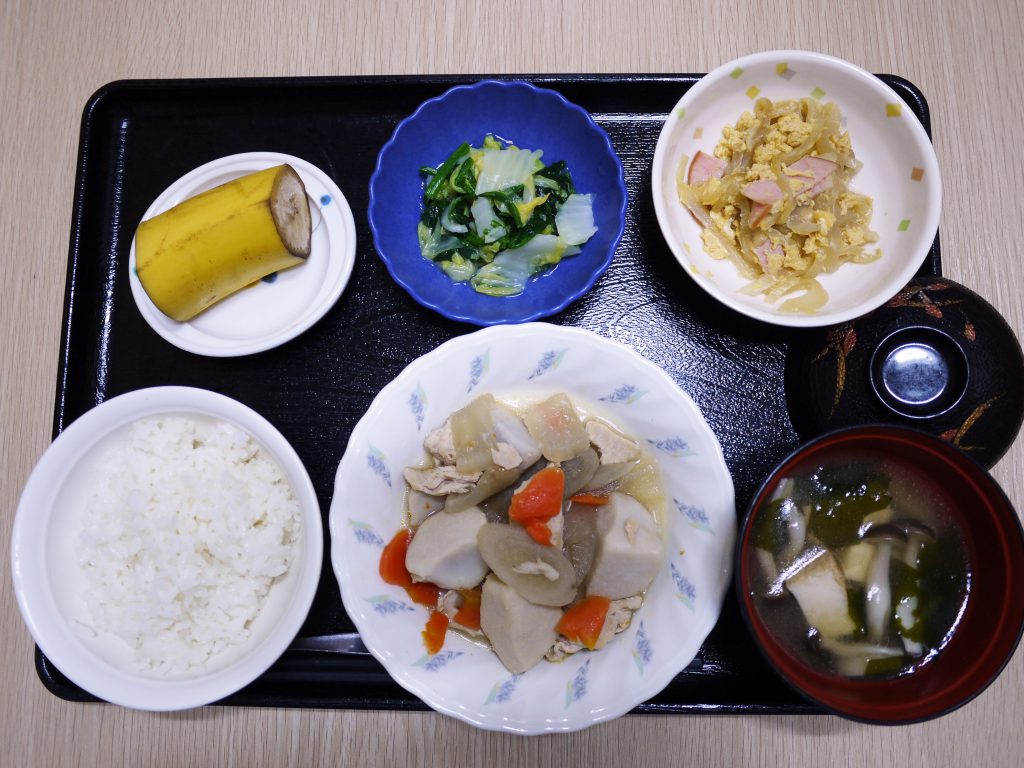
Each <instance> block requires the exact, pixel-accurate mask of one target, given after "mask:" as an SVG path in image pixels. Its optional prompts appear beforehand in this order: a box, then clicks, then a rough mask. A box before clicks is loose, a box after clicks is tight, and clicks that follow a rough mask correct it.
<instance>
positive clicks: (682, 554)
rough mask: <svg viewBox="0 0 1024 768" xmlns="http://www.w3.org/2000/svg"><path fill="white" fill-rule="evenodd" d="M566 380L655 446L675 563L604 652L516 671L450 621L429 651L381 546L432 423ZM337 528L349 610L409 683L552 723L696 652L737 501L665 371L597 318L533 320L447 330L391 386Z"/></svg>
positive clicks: (656, 685) (341, 493) (486, 713)
mask: <svg viewBox="0 0 1024 768" xmlns="http://www.w3.org/2000/svg"><path fill="white" fill-rule="evenodd" d="M560 391H561V392H566V393H567V394H568V395H569V396H570V397H571V398H574V399H575V402H576V403H577V404H578V405H580V406H582V407H586V408H588V409H589V410H591V412H593V413H596V414H597V415H600V416H603V417H605V418H607V419H608V420H609V421H610V422H611V423H612V424H615V425H617V426H619V427H621V428H622V429H623V430H624V431H625V432H626V433H627V434H629V435H631V436H633V437H635V438H636V439H638V440H639V441H640V442H641V443H642V444H643V445H644V446H645V448H646V449H647V450H648V452H649V453H650V454H651V456H652V457H653V458H654V460H655V462H656V464H657V466H658V467H659V469H660V471H661V478H662V482H663V485H664V488H665V492H666V506H667V509H666V510H665V513H666V520H665V523H666V531H665V541H666V557H665V564H664V566H663V567H662V569H661V571H660V572H659V573H658V575H657V576H656V577H655V579H654V582H653V583H652V584H651V586H650V588H649V589H648V591H647V597H646V600H645V602H644V605H643V606H642V607H641V608H640V611H639V612H638V613H637V614H636V616H634V618H633V622H632V624H631V625H630V627H629V628H628V629H627V630H625V631H624V632H622V633H621V634H619V635H617V636H616V637H615V638H614V639H613V640H612V641H611V642H609V643H608V645H607V647H605V648H603V649H602V650H601V651H598V652H596V653H588V652H582V653H579V654H575V655H572V656H570V657H569V658H567V659H566V660H565V661H563V662H561V663H558V664H551V663H548V662H546V661H542V662H540V663H539V664H538V665H537V666H535V667H534V668H533V669H530V670H529V671H527V672H526V673H524V674H521V675H513V674H511V673H509V671H508V670H507V669H506V668H505V667H504V666H502V664H501V662H500V661H498V658H497V656H495V655H494V654H493V653H492V652H491V651H490V650H489V649H487V648H482V647H481V646H479V645H477V644H475V643H473V642H471V641H469V640H468V639H467V638H465V637H463V636H461V635H458V634H456V633H453V632H450V633H448V636H447V637H446V638H445V644H444V647H443V648H442V649H441V651H440V652H439V653H437V654H435V655H433V656H429V655H427V653H426V651H425V649H424V647H423V639H422V636H421V632H422V630H423V626H424V623H425V622H426V620H427V611H426V609H425V608H423V607H422V606H419V605H414V604H412V602H411V601H410V600H409V599H408V596H407V595H406V593H405V592H404V591H403V590H402V589H400V588H399V587H394V586H389V585H387V584H385V583H384V582H383V580H382V579H381V578H380V575H379V561H380V556H381V552H382V549H383V547H384V545H385V543H386V542H387V541H388V540H389V539H391V537H392V536H394V534H395V533H396V532H397V531H398V530H399V528H400V527H401V525H402V521H403V516H404V514H403V509H404V497H405V483H404V481H403V479H402V468H403V467H406V466H409V465H412V464H415V463H417V462H418V461H419V460H421V459H422V457H423V448H422V442H423V437H424V436H425V435H426V433H427V432H428V431H429V430H430V429H433V428H434V427H437V426H440V425H441V423H442V422H443V421H444V419H445V418H447V416H448V415H449V414H450V413H451V412H452V411H454V410H456V409H458V408H461V407H462V406H464V405H465V404H466V403H468V402H469V401H470V400H472V399H473V398H475V397H477V396H478V395H481V394H483V393H485V392H490V393H493V394H494V395H495V396H496V397H499V398H502V397H516V398H526V399H532V398H539V397H545V396H548V395H551V394H553V393H555V392H560ZM330 530H331V562H332V564H333V566H334V573H335V575H336V576H337V578H338V583H339V585H340V587H341V597H342V601H343V602H344V604H345V611H346V612H347V613H348V615H349V616H350V617H351V618H352V621H353V622H354V623H355V625H356V628H357V629H358V630H359V634H360V635H361V636H362V638H363V641H364V642H365V643H366V646H367V647H368V648H369V649H370V651H371V652H372V653H373V654H374V656H376V657H377V659H378V660H379V661H380V662H381V663H382V664H383V665H384V667H385V668H386V669H387V671H388V673H389V674H390V675H391V676H392V677H393V678H394V679H395V680H396V681H397V682H398V683H399V684H400V685H401V686H403V687H404V688H405V689H406V690H408V691H411V692H412V693H413V694H415V695H416V696H418V697H420V698H421V699H423V701H425V702H426V703H427V704H429V705H430V706H431V707H433V708H434V709H436V710H437V711H439V712H443V713H445V714H448V715H451V716H453V717H457V718H459V719H461V720H465V721H466V722H468V723H472V724H473V725H476V726H479V727H481V728H487V729H492V730H503V731H510V732H512V733H545V732H551V731H574V730H577V729H580V728H585V727H587V726H590V725H593V724H595V723H598V722H601V721H604V720H609V719H611V718H614V717H618V716H619V715H622V714H625V713H626V712H628V711H629V710H630V709H632V708H633V707H635V706H637V705H638V704H641V703H643V702H644V701H647V700H648V699H650V698H651V697H652V696H655V695H656V694H657V693H658V692H659V691H661V690H662V689H663V688H664V687H665V686H666V685H668V684H669V683H670V682H671V681H672V679H673V678H674V677H675V676H676V675H677V674H679V672H680V671H682V670H683V669H684V668H685V667H686V665H687V664H689V663H690V662H691V661H692V660H693V658H694V656H695V655H696V653H697V651H698V650H699V649H700V645H701V643H702V642H704V638H706V637H707V635H708V633H709V632H710V631H711V628H712V627H714V625H715V622H716V621H717V620H718V615H719V612H720V611H721V608H722V600H723V598H724V595H725V591H726V589H727V587H728V586H729V583H730V575H731V573H732V558H733V543H734V540H735V535H736V506H735V497H734V493H733V484H732V478H731V477H730V475H729V470H728V468H727V467H726V465H725V460H724V459H723V457H722V449H721V447H720V446H719V444H718V440H717V439H715V435H714V433H713V432H712V431H711V428H710V427H709V426H708V424H707V422H705V421H704V418H703V416H702V415H701V412H700V410H699V409H698V408H697V406H696V404H695V403H694V402H693V400H691V399H690V397H689V396H688V395H687V394H686V393H685V392H683V391H682V390H681V389H680V388H679V387H678V386H677V385H676V384H675V382H673V381H672V379H670V378H669V377H668V375H666V374H665V372H664V371H662V370H661V369H660V368H658V367H657V366H655V365H654V364H652V363H650V362H649V361H647V360H645V359H644V358H642V357H640V355H638V354H636V353H635V352H633V351H632V350H630V349H628V348H627V347H624V346H623V345H621V344H619V343H617V342H614V341H611V340H609V339H606V338H604V337H601V336H598V335H597V334H595V333H591V332H590V331H584V330H580V329H577V328H562V327H559V326H555V325H548V324H546V323H528V324H525V325H505V326H495V327H492V328H488V329H486V330H482V331H478V332H476V333H472V334H469V335H467V336H460V337H458V338H456V339H453V340H452V341H449V342H447V343H445V344H442V345H441V346H440V347H438V348H437V349H435V350H433V351H432V352H430V353H428V354H426V355H424V356H423V357H421V358H419V359H418V360H415V361H414V362H412V363H411V364H410V365H409V366H408V367H407V368H406V369H405V371H403V372H402V373H401V374H400V375H399V376H398V378H396V379H395V380H394V381H392V382H391V383H390V384H388V385H387V386H386V387H385V388H384V389H382V390H381V392H380V394H379V395H377V397H376V399H375V400H374V401H373V404H372V405H371V406H370V409H369V411H367V413H366V415H365V416H363V418H362V419H360V421H359V423H358V424H356V427H355V429H354V430H353V431H352V437H351V439H350V440H349V443H348V448H347V449H346V451H345V455H344V457H343V458H342V460H341V464H340V465H339V467H338V473H337V476H336V478H335V485H334V500H333V502H332V504H331V511H330Z"/></svg>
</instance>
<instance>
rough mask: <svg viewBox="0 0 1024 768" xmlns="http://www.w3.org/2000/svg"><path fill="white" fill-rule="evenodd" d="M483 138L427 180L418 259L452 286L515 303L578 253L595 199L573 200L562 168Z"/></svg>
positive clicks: (590, 227)
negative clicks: (541, 276) (537, 278)
mask: <svg viewBox="0 0 1024 768" xmlns="http://www.w3.org/2000/svg"><path fill="white" fill-rule="evenodd" d="M542 155H543V152H542V151H541V150H539V149H535V150H529V149H520V148H519V147H516V146H514V145H512V144H510V143H507V142H504V141H502V140H500V139H497V138H495V137H494V136H491V135H490V134H488V135H487V136H486V137H485V138H484V141H483V146H482V147H480V148H476V147H472V146H470V145H469V144H468V143H464V144H462V145H461V146H459V147H458V149H456V150H455V151H454V152H453V153H452V154H451V155H450V156H449V157H448V159H447V160H445V161H444V162H443V163H442V164H441V165H439V166H438V167H437V168H432V167H429V166H425V167H423V168H421V169H420V171H421V173H423V174H424V175H425V176H426V177H427V180H426V184H425V186H424V191H423V212H422V214H421V215H420V221H419V226H418V228H417V229H418V237H419V244H420V253H422V254H423V256H424V257H426V258H428V259H430V260H431V261H434V262H435V263H437V264H438V265H439V266H440V267H441V269H443V270H444V271H445V273H446V274H447V275H448V276H449V277H450V278H451V279H452V280H454V281H455V282H457V283H461V282H466V281H469V283H470V285H472V286H473V288H474V290H476V291H478V292H479V293H483V294H486V295H488V296H515V295H516V294H519V293H522V292H523V290H525V288H526V282H527V280H529V278H530V277H532V276H533V275H535V274H536V273H538V272H540V271H541V270H543V269H545V268H546V267H549V266H552V265H554V264H557V263H558V262H559V261H561V260H562V259H563V258H564V257H566V256H573V255H575V254H577V253H579V252H580V248H581V246H582V245H583V244H584V243H586V242H587V240H589V239H590V238H591V237H592V236H593V235H594V233H595V232H597V227H596V226H594V212H593V199H594V196H593V195H585V194H577V193H576V189H575V187H574V185H573V181H572V176H571V175H570V173H569V169H568V167H567V166H566V164H565V162H564V161H558V162H555V163H552V164H550V165H545V164H544V163H543V162H542V161H541V157H542Z"/></svg>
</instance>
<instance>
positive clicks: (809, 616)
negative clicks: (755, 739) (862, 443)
mask: <svg viewBox="0 0 1024 768" xmlns="http://www.w3.org/2000/svg"><path fill="white" fill-rule="evenodd" d="M950 505H951V501H950V500H949V498H948V497H947V496H946V494H945V493H944V492H943V491H941V490H940V489H939V488H938V486H937V485H936V484H935V483H934V482H932V481H931V480H930V479H929V478H928V477H927V476H926V475H925V474H923V473H922V472H920V471H919V470H917V469H916V468H914V467H911V466H909V465H905V464H902V463H899V462H898V461H897V460H893V459H886V460H884V461H880V460H878V459H877V458H872V457H869V456H867V455H866V454H864V453H859V452H850V453H848V454H846V455H845V456H842V457H835V458H832V459H829V460H828V462H827V463H823V462H822V461H821V460H818V461H816V462H815V463H813V464H808V465H806V466H804V467H802V468H800V469H798V471H795V472H793V473H792V474H791V475H790V476H789V477H787V478H784V479H782V480H780V481H779V483H778V484H777V485H776V487H775V488H774V489H773V490H772V493H771V496H770V501H768V502H767V503H765V504H764V505H762V507H761V509H760V511H759V512H758V513H757V516H756V518H755V519H754V520H753V521H752V528H751V531H750V543H751V545H752V546H751V549H750V550H749V551H750V552H751V555H750V557H751V559H752V561H753V562H751V563H750V567H751V569H752V572H753V574H754V578H753V579H752V580H751V585H752V586H751V597H752V599H753V603H754V606H755V610H756V611H757V612H758V614H759V615H760V617H761V619H762V621H764V623H765V625H766V626H767V627H768V628H769V629H770V630H771V631H772V632H773V633H774V634H775V635H776V637H778V638H779V639H780V640H781V641H782V642H783V643H784V644H786V645H788V646H789V647H790V648H791V650H792V651H793V652H794V653H795V654H796V655H798V656H800V657H801V658H803V659H804V660H805V661H806V662H808V663H810V665H811V666H812V667H815V668H817V669H819V670H820V671H828V672H832V673H837V674H841V675H846V676H850V677H863V676H891V675H901V674H906V673H908V672H910V671H912V670H914V669H916V668H918V667H919V666H921V665H923V664H927V663H928V662H929V661H930V660H931V659H933V658H934V657H935V656H936V655H937V654H939V653H941V652H942V649H943V647H945V645H946V644H947V643H948V642H949V639H950V638H951V637H952V635H953V633H954V632H955V631H956V627H957V623H958V622H959V620H960V617H961V616H962V615H963V612H964V608H965V606H966V602H967V600H968V598H969V595H970V584H971V578H970V569H969V567H968V562H967V557H966V554H965V552H964V546H963V543H962V540H961V538H960V536H959V535H958V532H957V530H956V528H955V526H954V525H953V522H952V515H951V509H950Z"/></svg>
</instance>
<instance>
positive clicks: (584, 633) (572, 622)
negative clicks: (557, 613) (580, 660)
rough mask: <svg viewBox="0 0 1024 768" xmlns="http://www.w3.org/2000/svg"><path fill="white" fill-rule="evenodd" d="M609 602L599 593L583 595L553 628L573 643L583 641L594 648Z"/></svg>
mask: <svg viewBox="0 0 1024 768" xmlns="http://www.w3.org/2000/svg"><path fill="white" fill-rule="evenodd" d="M611 603H612V601H611V600H609V599H608V598H607V597H601V596H600V595H591V596H590V597H585V598H583V599H582V600H580V601H579V602H578V603H576V604H575V605H570V606H569V608H568V609H567V610H566V612H565V613H564V614H562V618H561V620H560V621H559V622H558V624H557V625H556V626H555V629H556V630H557V631H558V632H559V633H560V634H562V635H564V636H565V637H567V638H569V639H570V640H572V641H573V642H574V643H583V645H585V646H586V647H587V648H589V649H590V650H594V646H596V645H597V639H598V637H599V636H600V635H601V629H602V628H603V627H604V620H605V618H606V617H607V616H608V608H609V606H610V605H611Z"/></svg>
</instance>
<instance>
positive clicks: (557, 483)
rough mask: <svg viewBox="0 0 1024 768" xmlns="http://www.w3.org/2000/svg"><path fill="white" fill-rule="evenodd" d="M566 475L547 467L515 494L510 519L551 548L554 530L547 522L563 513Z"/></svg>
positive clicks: (554, 468) (509, 513) (509, 514)
mask: <svg viewBox="0 0 1024 768" xmlns="http://www.w3.org/2000/svg"><path fill="white" fill-rule="evenodd" d="M564 495H565V473H564V472H563V471H562V468H561V467H545V468H544V469H542V470H541V471H540V472H538V473H537V474H535V475H534V476H533V477H531V478H530V479H529V480H527V481H526V485H525V486H524V487H523V488H521V489H519V490H518V491H516V492H515V493H514V494H512V504H511V506H509V510H508V516H509V519H510V520H512V521H514V522H517V523H519V524H520V525H522V526H523V527H525V528H526V532H527V533H528V534H530V537H531V538H533V540H534V541H536V542H538V543H540V544H545V545H548V546H550V545H551V529H550V528H548V525H547V522H548V520H550V519H551V518H553V517H554V516H555V515H557V514H558V513H559V512H561V511H562V497H563V496H564Z"/></svg>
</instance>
